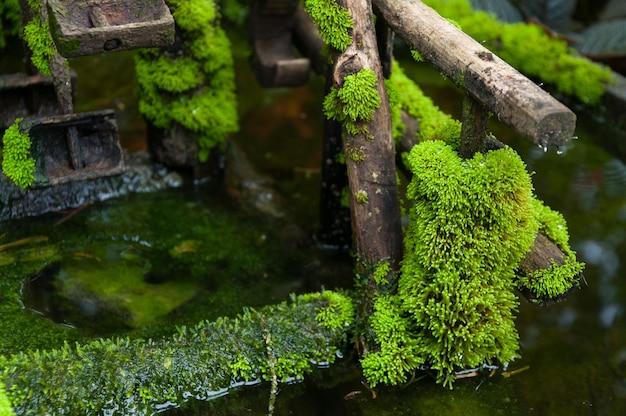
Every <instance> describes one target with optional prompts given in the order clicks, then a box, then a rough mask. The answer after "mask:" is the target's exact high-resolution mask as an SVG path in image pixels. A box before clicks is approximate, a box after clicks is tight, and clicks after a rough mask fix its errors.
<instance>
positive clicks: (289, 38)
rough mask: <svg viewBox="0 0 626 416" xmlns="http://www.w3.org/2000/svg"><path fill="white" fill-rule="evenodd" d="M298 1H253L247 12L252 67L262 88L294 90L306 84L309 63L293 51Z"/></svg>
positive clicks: (309, 68)
mask: <svg viewBox="0 0 626 416" xmlns="http://www.w3.org/2000/svg"><path fill="white" fill-rule="evenodd" d="M298 5H299V1H298V0H257V1H254V2H252V6H251V10H250V19H249V21H250V32H251V37H252V50H253V57H252V67H253V68H254V71H255V73H256V76H257V80H258V81H259V84H261V85H262V86H264V87H268V88H269V87H294V86H298V85H303V84H305V83H307V82H308V80H309V74H310V72H311V62H310V60H309V59H308V58H306V57H305V58H301V57H297V56H296V55H295V54H294V50H293V27H294V22H295V15H296V11H297V9H298Z"/></svg>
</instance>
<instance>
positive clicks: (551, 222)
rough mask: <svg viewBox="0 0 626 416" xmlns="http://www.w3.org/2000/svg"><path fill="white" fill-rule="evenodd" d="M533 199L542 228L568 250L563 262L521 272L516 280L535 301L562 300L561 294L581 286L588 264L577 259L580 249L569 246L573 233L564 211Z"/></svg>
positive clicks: (551, 238) (517, 285)
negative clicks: (577, 250)
mask: <svg viewBox="0 0 626 416" xmlns="http://www.w3.org/2000/svg"><path fill="white" fill-rule="evenodd" d="M533 203H534V210H535V215H536V217H537V220H538V221H539V224H540V231H541V232H542V233H543V234H544V235H545V236H546V237H548V238H549V239H550V240H551V241H552V242H554V243H555V244H556V245H557V246H558V247H559V248H560V249H561V250H562V251H563V253H565V255H566V258H565V262H564V263H563V264H561V265H559V264H557V263H555V262H554V261H553V262H552V265H551V266H550V267H548V268H547V269H540V270H536V271H534V272H533V273H530V274H529V275H527V276H518V277H517V279H516V281H515V284H516V287H517V288H518V289H519V290H521V291H523V292H528V293H529V295H530V296H529V298H530V300H531V301H532V302H536V303H545V302H549V301H554V300H559V297H561V296H562V295H564V294H566V293H567V292H569V291H570V290H571V289H572V288H573V287H577V286H579V284H580V281H579V279H580V274H581V273H582V271H583V269H584V267H585V264H584V263H581V262H578V261H576V253H575V252H573V251H572V249H571V248H570V246H569V233H568V231H567V223H566V222H565V219H564V218H563V215H561V213H559V212H557V211H554V210H552V209H551V208H550V207H548V206H546V205H544V204H543V203H542V202H541V201H539V200H534V201H533Z"/></svg>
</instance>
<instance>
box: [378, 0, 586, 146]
mask: <svg viewBox="0 0 626 416" xmlns="http://www.w3.org/2000/svg"><path fill="white" fill-rule="evenodd" d="M373 1H374V4H375V5H376V6H377V8H378V10H379V11H380V13H381V17H383V18H384V19H385V21H387V23H388V24H389V26H390V27H391V28H392V29H393V31H394V32H396V34H397V35H398V36H400V37H401V38H402V39H404V41H405V42H406V43H407V44H408V45H409V46H410V47H411V48H413V49H415V50H417V51H419V52H420V53H421V55H422V56H423V57H424V58H425V59H426V60H427V61H429V62H431V63H432V64H433V66H435V68H437V69H438V70H439V71H441V72H442V73H444V74H445V75H446V76H447V77H448V78H450V79H451V80H452V81H454V82H456V83H457V84H459V85H460V86H462V87H463V88H465V89H467V90H468V91H469V92H470V93H471V94H472V95H473V96H474V97H475V98H476V99H478V100H479V101H480V102H482V103H483V104H485V105H486V106H487V107H488V108H489V109H490V110H491V111H493V113H494V114H495V115H496V116H497V117H498V119H499V120H501V121H503V122H505V123H507V124H509V125H511V126H512V127H513V128H514V129H515V130H516V131H517V132H518V133H520V134H521V135H522V136H524V137H526V138H528V139H529V140H531V141H532V142H533V143H535V144H537V145H538V146H541V147H544V148H545V147H547V146H561V145H563V144H565V143H566V142H567V141H568V140H569V139H571V138H572V136H573V134H574V128H575V125H576V115H575V114H574V113H573V112H572V111H570V110H569V109H568V108H567V107H565V106H564V105H563V104H561V103H560V102H559V101H558V100H556V99H555V98H553V97H552V96H550V95H549V94H548V93H546V92H545V91H543V90H542V89H541V88H540V87H539V86H537V85H536V84H535V83H534V82H532V81H530V80H529V79H528V78H526V77H525V76H524V75H522V74H520V73H519V72H518V71H517V70H515V69H513V68H512V67H511V66H509V65H508V64H507V63H506V62H504V61H503V60H502V59H500V58H499V57H497V56H496V55H494V54H493V53H491V52H490V51H489V50H487V49H486V48H485V47H484V46H482V45H481V44H480V43H478V42H476V41H475V40H474V39H472V38H471V37H469V36H468V35H466V34H465V33H464V32H463V31H461V30H460V29H458V28H457V27H456V26H454V25H453V24H451V23H450V22H448V21H447V20H446V19H444V18H443V17H441V16H440V15H439V14H437V13H436V12H435V11H434V10H432V9H431V8H430V7H428V6H426V5H424V4H423V3H422V2H421V1H419V0H373Z"/></svg>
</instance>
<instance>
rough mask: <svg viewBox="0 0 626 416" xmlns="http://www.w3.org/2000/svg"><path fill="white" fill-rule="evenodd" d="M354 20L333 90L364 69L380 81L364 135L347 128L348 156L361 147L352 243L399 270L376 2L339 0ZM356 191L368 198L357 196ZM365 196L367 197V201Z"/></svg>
mask: <svg viewBox="0 0 626 416" xmlns="http://www.w3.org/2000/svg"><path fill="white" fill-rule="evenodd" d="M338 4H339V5H340V6H343V7H345V8H347V9H348V10H349V12H350V14H351V15H352V16H356V18H355V19H354V20H355V22H354V28H353V31H352V38H353V43H352V44H351V45H350V46H349V47H348V48H347V49H346V51H345V52H344V53H342V54H341V55H339V56H338V57H337V58H336V60H335V64H334V67H333V71H332V80H333V85H334V87H335V88H340V87H341V86H342V84H343V80H344V78H345V77H346V76H348V75H352V74H355V73H357V72H358V71H360V70H362V69H366V68H367V69H370V70H372V71H373V72H374V73H375V74H376V76H377V79H378V82H377V90H378V95H379V96H380V98H381V105H380V108H378V109H377V110H376V111H375V112H374V116H373V119H372V121H371V122H369V123H367V124H366V125H365V126H366V128H367V132H366V133H361V134H357V135H354V136H353V135H350V134H347V133H346V131H345V130H344V132H343V137H344V139H343V143H344V144H343V146H344V154H346V155H348V154H350V153H352V152H354V151H357V152H358V153H359V154H360V155H362V160H361V161H355V160H353V159H351V158H350V157H348V156H346V165H347V170H348V182H349V188H350V213H351V219H352V233H353V247H354V248H356V252H357V253H358V255H359V257H360V260H361V262H363V263H365V264H375V263H376V262H378V261H380V260H382V259H387V260H389V261H390V263H391V265H392V268H397V267H398V265H399V261H400V259H401V258H402V233H401V225H400V207H399V203H398V187H397V185H396V170H395V147H394V143H393V138H392V132H391V114H390V110H389V100H388V97H387V93H386V91H385V87H384V83H383V74H382V67H381V63H380V58H379V55H378V46H377V43H376V33H375V30H374V22H373V20H372V17H371V16H372V6H371V3H370V1H368V0H339V1H338ZM357 194H360V195H362V196H363V195H364V196H366V198H357ZM364 199H365V201H364Z"/></svg>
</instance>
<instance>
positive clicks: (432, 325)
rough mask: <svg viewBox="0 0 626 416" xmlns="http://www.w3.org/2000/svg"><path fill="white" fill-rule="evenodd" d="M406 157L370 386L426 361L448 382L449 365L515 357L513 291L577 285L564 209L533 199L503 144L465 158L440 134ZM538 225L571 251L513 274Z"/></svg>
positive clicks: (553, 292)
mask: <svg viewBox="0 0 626 416" xmlns="http://www.w3.org/2000/svg"><path fill="white" fill-rule="evenodd" d="M406 162H407V166H408V167H409V169H410V170H411V172H412V174H413V177H412V179H411V182H410V184H409V186H408V188H407V198H408V199H409V200H410V201H412V207H411V208H410V210H409V226H408V228H407V230H406V233H405V237H404V245H405V254H404V259H403V261H402V265H401V270H400V277H399V279H398V284H397V286H398V289H397V292H391V293H386V292H385V293H383V292H379V294H378V295H377V296H376V297H375V298H374V306H373V309H374V313H373V314H372V316H371V317H370V319H369V324H370V326H371V330H372V331H373V334H374V345H375V348H373V349H372V350H371V351H369V352H367V353H366V354H364V356H363V358H362V360H361V364H362V367H363V373H364V376H365V377H366V379H367V380H368V382H369V383H370V385H376V384H379V383H384V384H401V383H404V382H406V381H407V379H408V377H409V376H411V374H412V373H414V372H415V371H417V370H418V369H419V368H421V366H426V367H428V368H430V369H431V370H433V371H435V372H436V373H437V376H438V380H439V381H440V382H442V383H443V384H444V385H447V386H452V383H453V381H454V379H455V376H454V374H455V372H456V371H459V370H462V369H470V368H476V367H479V366H481V365H483V364H488V365H499V364H506V363H509V362H510V361H512V360H513V359H515V358H516V357H517V356H518V353H517V350H518V333H517V330H516V328H515V325H514V319H515V312H516V309H517V307H518V300H517V297H516V295H515V293H514V291H515V289H525V288H528V289H530V291H531V292H532V294H533V296H538V297H541V298H543V299H545V298H550V299H554V298H556V297H558V296H560V295H562V294H563V293H564V292H566V291H568V290H570V289H571V288H572V286H574V285H576V284H577V280H576V276H577V275H578V273H580V271H581V270H582V266H583V265H582V264H581V263H577V262H576V261H575V258H574V257H573V253H572V252H571V250H570V249H569V247H567V239H568V237H567V230H566V227H565V224H564V221H563V218H562V216H561V215H560V214H558V213H555V212H553V211H551V210H550V209H549V208H547V207H545V206H544V205H543V204H542V203H541V202H540V201H538V200H537V199H536V198H535V196H534V195H533V187H532V183H531V180H530V175H529V174H528V172H527V171H526V166H525V165H524V163H523V161H522V160H521V159H520V157H519V156H518V155H517V153H515V151H513V150H512V149H511V148H508V147H507V148H504V149H500V150H495V151H490V152H487V153H484V154H483V153H477V154H476V155H474V157H473V158H472V159H468V160H463V159H461V158H460V157H459V156H458V154H457V153H456V152H455V151H454V150H453V149H452V147H451V146H449V145H447V144H445V143H444V142H442V141H438V140H426V141H423V142H421V143H420V144H418V145H416V146H415V147H414V148H413V149H412V150H411V152H410V153H409V155H408V157H407V158H406ZM540 230H541V231H542V232H544V233H545V234H546V235H548V236H549V237H550V238H552V239H553V240H554V241H557V242H558V243H557V244H559V245H561V244H563V242H565V245H564V246H561V247H563V251H564V252H566V253H569V254H568V255H570V257H569V258H568V260H567V262H566V263H565V264H564V265H562V266H558V267H557V266H556V265H554V266H553V267H550V268H547V269H545V270H539V271H537V272H536V273H534V274H533V275H531V276H528V277H524V278H520V277H518V276H516V271H517V269H518V267H519V264H520V262H521V260H522V259H523V258H524V257H525V256H526V253H528V252H529V250H530V249H531V247H533V244H534V242H535V238H536V236H537V233H538V232H539V231H540ZM381 267H382V266H381ZM378 274H379V273H378V272H375V274H374V276H375V279H377V281H378V280H380V281H381V282H382V279H380V277H376V276H377V275H378ZM380 274H382V270H381V272H380Z"/></svg>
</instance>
